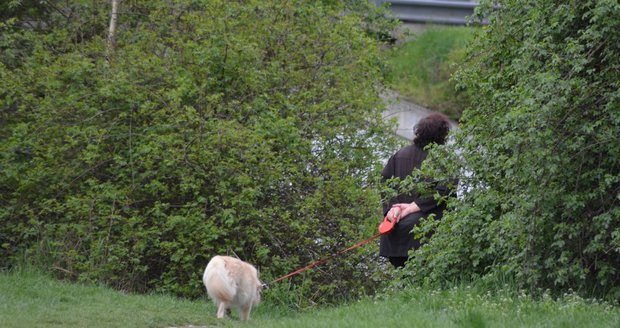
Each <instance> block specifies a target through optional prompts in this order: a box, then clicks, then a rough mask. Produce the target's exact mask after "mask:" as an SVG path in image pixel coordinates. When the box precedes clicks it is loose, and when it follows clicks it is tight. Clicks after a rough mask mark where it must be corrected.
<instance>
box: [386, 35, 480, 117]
mask: <svg viewBox="0 0 620 328" xmlns="http://www.w3.org/2000/svg"><path fill="white" fill-rule="evenodd" d="M476 31H477V28H474V27H456V26H453V27H447V26H444V27H438V26H432V27H428V28H426V29H425V30H424V31H422V32H420V33H419V34H418V35H415V37H414V38H413V39H411V40H409V41H407V42H405V43H403V44H401V45H400V46H397V47H395V48H393V49H391V51H390V59H389V64H388V66H389V74H388V81H389V84H390V86H391V87H392V88H394V89H395V90H397V91H398V92H399V93H400V94H401V95H403V96H405V97H408V98H411V99H412V100H413V101H414V102H416V103H418V104H420V105H422V106H425V107H428V108H431V109H433V110H436V111H440V112H442V113H445V114H446V115H449V116H450V117H451V118H453V119H458V118H459V117H460V116H461V113H462V112H463V110H464V109H465V108H466V107H468V106H469V98H468V97H467V95H466V94H465V93H464V92H462V91H461V90H457V89H456V83H455V81H454V80H453V79H452V75H453V74H454V72H455V71H456V70H457V69H458V67H459V66H460V65H462V63H463V61H464V59H465V47H466V45H467V43H468V42H470V41H471V39H472V38H473V35H474V33H475V32H476Z"/></svg>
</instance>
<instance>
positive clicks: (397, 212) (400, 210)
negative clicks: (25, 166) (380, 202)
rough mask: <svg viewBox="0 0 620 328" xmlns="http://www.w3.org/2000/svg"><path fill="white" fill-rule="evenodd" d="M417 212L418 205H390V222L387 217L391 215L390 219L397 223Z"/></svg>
mask: <svg viewBox="0 0 620 328" xmlns="http://www.w3.org/2000/svg"><path fill="white" fill-rule="evenodd" d="M419 211H420V208H419V207H418V204H416V203H415V202H411V203H398V204H394V205H392V208H391V209H390V211H389V212H388V220H390V217H389V215H390V213H392V214H393V217H392V219H393V220H396V222H397V223H398V221H400V219H402V218H404V217H406V216H407V215H409V214H411V213H415V212H419ZM390 221H392V220H390Z"/></svg>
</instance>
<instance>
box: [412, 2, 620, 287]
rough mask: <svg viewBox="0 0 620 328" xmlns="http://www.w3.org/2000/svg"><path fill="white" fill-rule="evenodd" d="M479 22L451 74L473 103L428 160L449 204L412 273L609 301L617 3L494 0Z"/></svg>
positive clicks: (619, 151)
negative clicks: (456, 187) (449, 193)
mask: <svg viewBox="0 0 620 328" xmlns="http://www.w3.org/2000/svg"><path fill="white" fill-rule="evenodd" d="M488 4H489V3H487V5H488ZM484 7H485V6H483V8H484ZM490 17H491V24H490V25H489V26H488V27H485V28H484V32H483V33H482V35H481V36H480V37H479V38H477V40H476V42H475V44H474V46H473V47H472V49H471V53H470V54H469V56H468V58H469V59H468V60H469V61H468V65H467V68H465V69H463V70H461V71H460V72H459V74H458V80H459V83H460V84H461V85H462V86H463V87H464V88H466V90H467V91H468V94H469V96H470V97H471V98H472V99H474V98H475V99H476V101H475V103H474V104H472V108H470V109H468V110H467V111H465V113H464V115H463V118H462V124H461V125H460V131H459V133H457V134H456V137H455V138H456V140H455V141H456V142H455V144H454V145H453V146H449V147H447V149H445V150H446V151H445V152H444V153H443V154H436V155H435V157H436V160H437V161H441V162H442V165H443V168H446V167H449V168H450V169H449V170H447V171H444V172H442V174H445V175H447V176H453V177H457V176H458V177H459V178H460V179H461V192H460V198H461V199H460V200H459V201H458V202H456V203H455V204H454V206H453V211H452V212H451V213H449V214H448V215H446V216H445V217H444V219H443V221H442V222H441V223H440V224H439V225H438V226H437V227H436V229H437V233H436V235H435V237H434V238H433V239H432V240H431V241H430V243H428V244H427V245H426V246H425V247H424V248H423V249H421V250H420V251H419V252H416V253H415V261H413V262H412V264H411V265H412V266H413V267H414V268H415V274H414V276H416V277H424V279H426V281H427V282H430V283H439V284H441V283H442V282H444V281H450V280H454V279H459V278H467V279H475V278H476V277H485V279H494V278H493V277H495V278H497V277H499V276H509V277H512V278H511V279H514V281H516V283H517V284H518V286H520V287H522V288H530V289H532V290H534V289H535V288H538V287H542V288H549V289H551V290H552V291H558V292H561V291H564V290H567V289H569V288H571V289H573V290H575V291H579V292H580V293H584V294H594V295H599V296H606V297H608V298H611V299H618V298H619V297H620V271H619V268H620V243H619V240H620V239H619V236H620V207H619V206H618V204H619V201H620V195H619V192H620V143H619V142H618V136H619V135H620V91H619V90H620V88H619V86H620V82H619V81H620V80H619V78H618V71H619V69H620V34H618V33H616V32H614V31H618V30H620V5H618V3H617V1H570V2H565V1H527V2H524V1H502V2H501V6H500V7H499V8H498V9H496V11H494V12H492V13H491V16H490ZM456 154H458V155H456Z"/></svg>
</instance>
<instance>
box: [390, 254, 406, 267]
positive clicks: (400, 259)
mask: <svg viewBox="0 0 620 328" xmlns="http://www.w3.org/2000/svg"><path fill="white" fill-rule="evenodd" d="M388 259H389V260H390V263H392V265H393V266H394V267H395V268H402V267H404V266H405V262H407V260H408V259H409V257H407V256H390V257H388Z"/></svg>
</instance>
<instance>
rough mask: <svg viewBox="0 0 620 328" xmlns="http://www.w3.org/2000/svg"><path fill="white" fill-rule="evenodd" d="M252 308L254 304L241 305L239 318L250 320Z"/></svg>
mask: <svg viewBox="0 0 620 328" xmlns="http://www.w3.org/2000/svg"><path fill="white" fill-rule="evenodd" d="M251 310H252V304H250V305H243V306H240V307H239V319H241V320H244V321H245V320H249V319H250V311H251Z"/></svg>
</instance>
